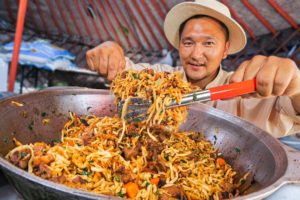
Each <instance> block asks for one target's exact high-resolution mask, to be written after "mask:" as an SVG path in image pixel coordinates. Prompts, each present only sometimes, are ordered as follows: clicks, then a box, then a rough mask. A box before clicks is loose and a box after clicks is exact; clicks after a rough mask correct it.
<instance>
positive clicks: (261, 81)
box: [256, 56, 278, 97]
mask: <svg viewBox="0 0 300 200" xmlns="http://www.w3.org/2000/svg"><path fill="white" fill-rule="evenodd" d="M277 69H278V66H277V59H276V58H275V57H272V56H270V57H268V59H267V61H266V62H265V64H264V65H263V66H262V67H261V69H260V70H259V71H258V73H257V76H256V86H257V87H256V90H257V92H258V93H259V94H260V95H261V96H264V97H266V96H270V95H271V94H272V92H273V85H274V81H275V75H276V73H277Z"/></svg>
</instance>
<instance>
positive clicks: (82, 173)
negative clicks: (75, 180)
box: [80, 171, 92, 176]
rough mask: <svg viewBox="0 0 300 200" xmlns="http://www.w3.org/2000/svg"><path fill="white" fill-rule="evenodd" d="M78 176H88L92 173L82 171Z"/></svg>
mask: <svg viewBox="0 0 300 200" xmlns="http://www.w3.org/2000/svg"><path fill="white" fill-rule="evenodd" d="M80 174H81V175H85V176H88V175H90V174H92V172H86V171H82V172H81V173H80Z"/></svg>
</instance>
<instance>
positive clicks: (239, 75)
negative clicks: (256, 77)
mask: <svg viewBox="0 0 300 200" xmlns="http://www.w3.org/2000/svg"><path fill="white" fill-rule="evenodd" d="M248 63H249V61H248V60H247V61H244V62H243V63H242V64H241V65H240V66H239V67H238V69H237V70H236V71H235V72H234V74H233V75H232V76H231V78H230V80H229V82H230V83H236V82H241V81H242V80H243V78H244V73H245V69H246V67H247V65H248Z"/></svg>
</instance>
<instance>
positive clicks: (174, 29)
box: [164, 2, 247, 54]
mask: <svg viewBox="0 0 300 200" xmlns="http://www.w3.org/2000/svg"><path fill="white" fill-rule="evenodd" d="M195 15H207V16H210V17H213V18H215V19H217V20H219V21H221V22H223V23H224V24H225V26H226V27H227V28H228V31H229V42H230V47H229V50H228V54H235V53H237V52H239V51H241V50H242V49H243V48H244V47H245V46H246V44H247V37H246V34H245V32H244V30H243V28H242V27H241V26H240V25H239V24H238V23H237V22H236V21H235V20H234V19H232V18H229V17H227V16H226V15H223V14H222V13H220V12H217V11H215V10H213V9H211V8H209V7H206V6H203V5H200V4H197V3H194V2H183V3H180V4H178V5H176V6H174V7H173V8H172V9H171V10H170V11H169V13H168V14H167V16H166V18H165V23H164V31H165V35H166V37H167V39H168V41H169V42H170V43H171V44H172V45H173V46H174V47H175V48H176V49H178V48H179V27H180V25H181V24H182V23H183V22H184V21H185V20H187V19H189V18H190V17H192V16H195Z"/></svg>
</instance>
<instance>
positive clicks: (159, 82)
mask: <svg viewBox="0 0 300 200" xmlns="http://www.w3.org/2000/svg"><path fill="white" fill-rule="evenodd" d="M162 82H163V80H162V79H161V78H159V79H157V80H156V81H155V85H160V84H161V83H162Z"/></svg>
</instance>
